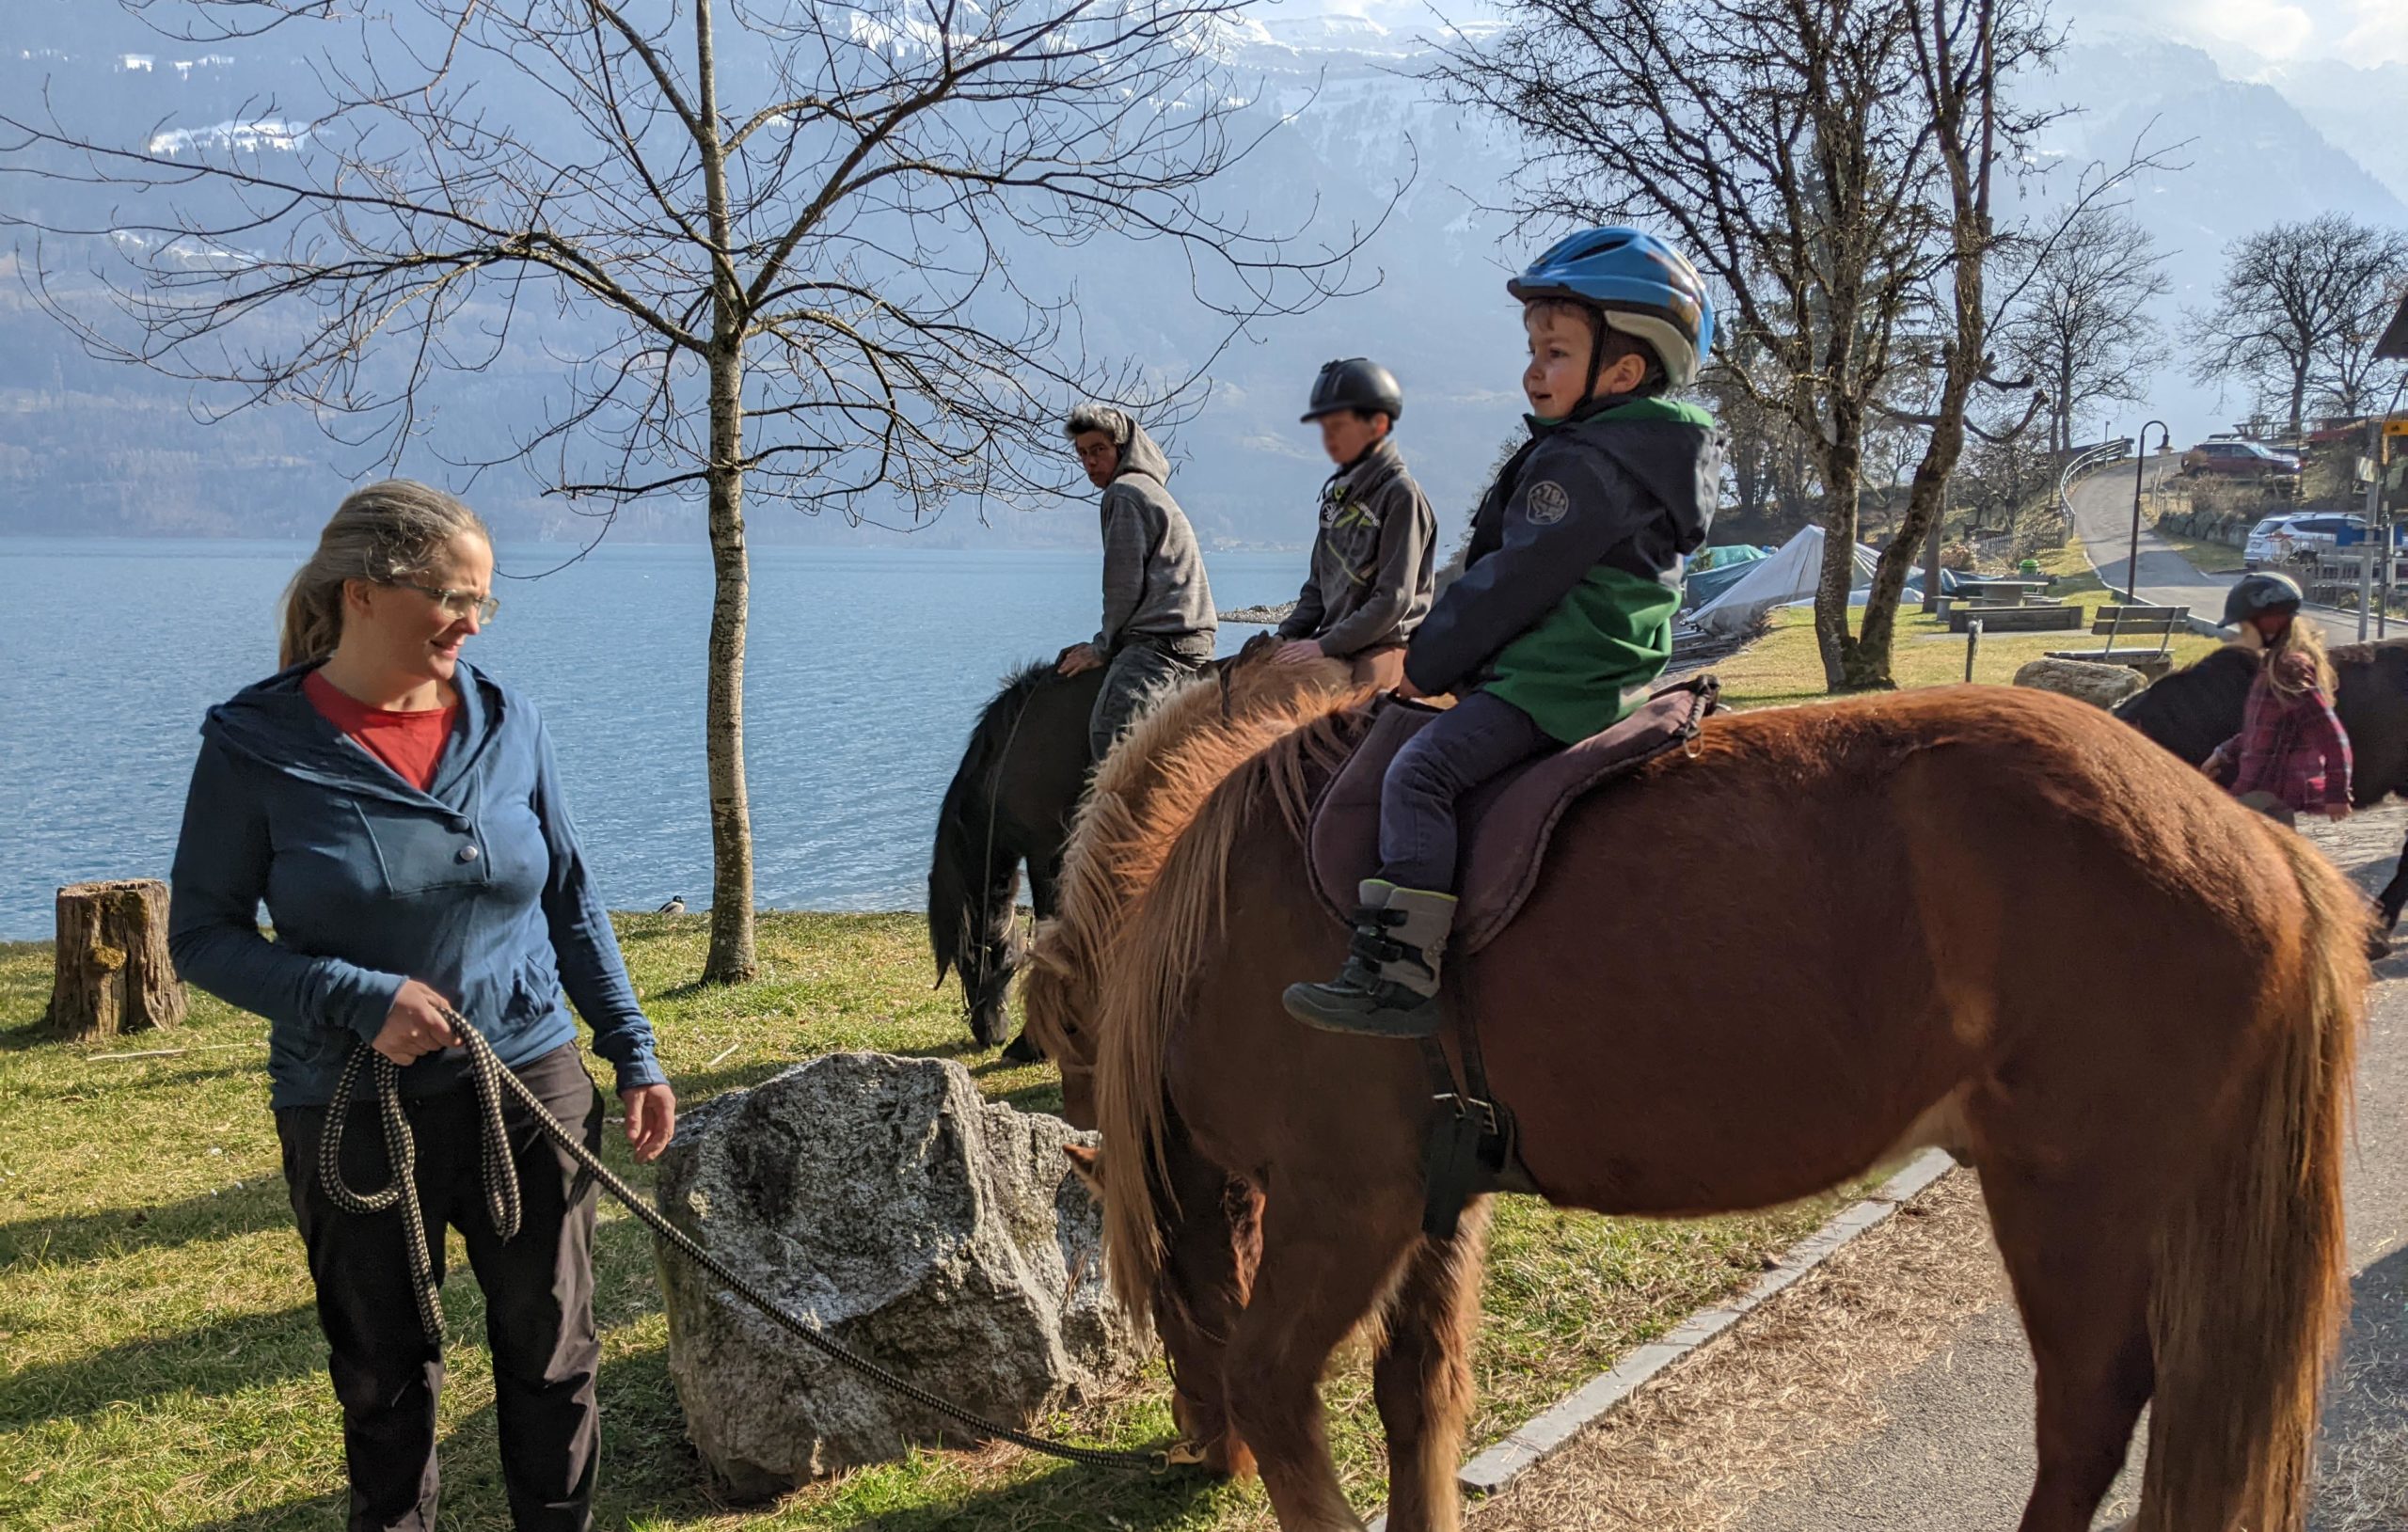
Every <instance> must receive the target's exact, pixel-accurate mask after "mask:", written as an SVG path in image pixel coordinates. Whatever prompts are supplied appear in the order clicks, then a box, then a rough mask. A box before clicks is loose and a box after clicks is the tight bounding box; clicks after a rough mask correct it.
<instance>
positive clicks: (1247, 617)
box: [1218, 601, 1296, 627]
mask: <svg viewBox="0 0 2408 1532" xmlns="http://www.w3.org/2000/svg"><path fill="white" fill-rule="evenodd" d="M1295 609H1296V604H1295V603H1294V602H1292V601H1280V602H1274V603H1271V604H1268V605H1265V606H1260V607H1240V608H1236V609H1235V610H1232V611H1225V612H1222V613H1220V614H1219V617H1218V621H1220V622H1224V623H1233V624H1244V625H1246V626H1249V627H1267V626H1270V625H1272V624H1277V623H1284V622H1286V621H1287V620H1288V615H1289V613H1291V612H1292V611H1294V610H1295Z"/></svg>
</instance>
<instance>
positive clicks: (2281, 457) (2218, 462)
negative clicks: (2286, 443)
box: [2182, 440, 2299, 479]
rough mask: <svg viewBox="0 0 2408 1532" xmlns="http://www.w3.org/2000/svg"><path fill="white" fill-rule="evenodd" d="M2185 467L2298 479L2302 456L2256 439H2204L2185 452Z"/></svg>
mask: <svg viewBox="0 0 2408 1532" xmlns="http://www.w3.org/2000/svg"><path fill="white" fill-rule="evenodd" d="M2182 471H2183V472H2184V473H2189V474H2200V475H2210V474H2212V475H2215V476H2218V477H2221V478H2226V479H2296V478H2298V477H2299V459H2298V458H2295V457H2293V456H2291V455H2290V454H2289V452H2277V451H2275V450H2273V448H2271V447H2262V446H2259V445H2258V444H2257V443H2256V442H2254V441H2229V440H2227V441H2203V442H2201V443H2199V445H2198V446H2196V447H2194V448H2192V449H2191V450H2189V451H2187V452H2185V453H2183V454H2182Z"/></svg>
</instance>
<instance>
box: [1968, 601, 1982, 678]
mask: <svg viewBox="0 0 2408 1532" xmlns="http://www.w3.org/2000/svg"><path fill="white" fill-rule="evenodd" d="M1981 646H1982V620H1981V619H1980V618H1978V617H1976V618H1974V619H1973V620H1972V622H1970V623H1967V624H1965V684H1966V685H1967V686H1972V684H1973V654H1974V651H1976V650H1978V649H1980V648H1981Z"/></svg>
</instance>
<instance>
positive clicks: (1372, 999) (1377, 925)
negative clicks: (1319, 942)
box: [1286, 877, 1455, 1037]
mask: <svg viewBox="0 0 2408 1532" xmlns="http://www.w3.org/2000/svg"><path fill="white" fill-rule="evenodd" d="M1359 897H1360V898H1361V901H1362V902H1361V904H1360V905H1359V906H1358V907H1357V908H1356V909H1355V942H1354V946H1353V948H1352V950H1351V951H1350V952H1349V953H1348V955H1347V958H1346V966H1345V967H1343V968H1341V969H1339V971H1338V977H1337V978H1336V979H1334V980H1332V981H1330V982H1329V983H1327V984H1291V985H1290V986H1289V987H1288V993H1287V997H1286V998H1287V1005H1288V1014H1289V1015H1290V1016H1292V1017H1294V1018H1295V1019H1297V1020H1299V1021H1302V1022H1304V1023H1305V1024H1307V1026H1314V1027H1319V1028H1321V1029H1322V1030H1323V1032H1346V1033H1354V1034H1357V1035H1360V1036H1366V1037H1428V1036H1431V1035H1434V1034H1435V1033H1436V1032H1437V1030H1438V1022H1439V1007H1438V962H1439V956H1440V954H1441V953H1442V952H1443V951H1444V950H1445V948H1446V945H1447V933H1448V931H1449V930H1450V928H1451V927H1452V926H1453V925H1454V924H1455V897H1454V895H1453V894H1451V893H1434V892H1430V891H1428V890H1426V889H1401V888H1399V887H1397V886H1396V885H1395V884H1393V883H1391V882H1389V881H1387V880H1386V878H1380V877H1374V878H1368V879H1366V880H1365V881H1364V883H1363V885H1362V890H1361V893H1360V895H1359Z"/></svg>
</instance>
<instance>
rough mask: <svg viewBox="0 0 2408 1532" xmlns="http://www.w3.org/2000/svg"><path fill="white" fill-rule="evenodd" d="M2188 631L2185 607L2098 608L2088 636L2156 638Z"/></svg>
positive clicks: (2188, 619) (2187, 610)
mask: <svg viewBox="0 0 2408 1532" xmlns="http://www.w3.org/2000/svg"><path fill="white" fill-rule="evenodd" d="M2190 630H2191V608H2188V607H2101V608H2099V612H2098V615H2097V616H2095V617H2093V618H2092V619H2091V623H2090V632H2091V636H2092V637H2094V638H2101V639H2103V638H2107V637H2109V636H2110V635H2113V634H2119V633H2131V634H2135V635H2140V636H2145V637H2156V636H2159V635H2163V634H2172V633H2188V632H2189V631H2190Z"/></svg>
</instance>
